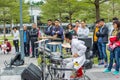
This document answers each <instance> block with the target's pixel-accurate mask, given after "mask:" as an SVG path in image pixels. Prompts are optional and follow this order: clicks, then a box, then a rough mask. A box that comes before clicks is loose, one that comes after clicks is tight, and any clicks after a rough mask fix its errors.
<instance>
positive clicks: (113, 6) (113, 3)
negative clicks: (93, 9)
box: [112, 0, 115, 17]
mask: <svg viewBox="0 0 120 80" xmlns="http://www.w3.org/2000/svg"><path fill="white" fill-rule="evenodd" d="M112 8H113V17H114V15H115V2H114V0H113V1H112Z"/></svg>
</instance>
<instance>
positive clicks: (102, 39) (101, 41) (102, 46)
mask: <svg viewBox="0 0 120 80" xmlns="http://www.w3.org/2000/svg"><path fill="white" fill-rule="evenodd" d="M99 25H100V29H99V31H98V32H97V33H96V35H97V37H98V49H99V52H100V58H101V59H102V60H101V61H100V65H101V64H104V67H107V63H108V59H107V54H106V44H107V43H108V28H107V26H106V25H105V22H104V19H100V20H99Z"/></svg>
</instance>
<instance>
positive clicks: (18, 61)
mask: <svg viewBox="0 0 120 80" xmlns="http://www.w3.org/2000/svg"><path fill="white" fill-rule="evenodd" d="M23 64H24V60H22V59H21V53H17V54H16V55H15V57H14V58H12V59H11V61H10V66H12V65H14V66H20V65H23Z"/></svg>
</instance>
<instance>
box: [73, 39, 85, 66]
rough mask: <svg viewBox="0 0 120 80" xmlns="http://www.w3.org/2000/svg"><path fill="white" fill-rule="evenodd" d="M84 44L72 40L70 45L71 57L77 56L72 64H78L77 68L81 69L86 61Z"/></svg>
mask: <svg viewBox="0 0 120 80" xmlns="http://www.w3.org/2000/svg"><path fill="white" fill-rule="evenodd" d="M84 44H85V42H84V41H81V40H78V39H72V44H71V51H72V55H74V54H78V55H79V57H77V58H74V59H73V62H78V63H79V64H80V66H78V67H81V66H82V65H83V64H84V62H85V60H86V57H85V52H86V49H87V47H86V46H85V45H84Z"/></svg>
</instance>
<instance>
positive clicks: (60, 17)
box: [59, 12, 62, 21]
mask: <svg viewBox="0 0 120 80" xmlns="http://www.w3.org/2000/svg"><path fill="white" fill-rule="evenodd" d="M59 19H60V21H61V19H62V13H61V12H59Z"/></svg>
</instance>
